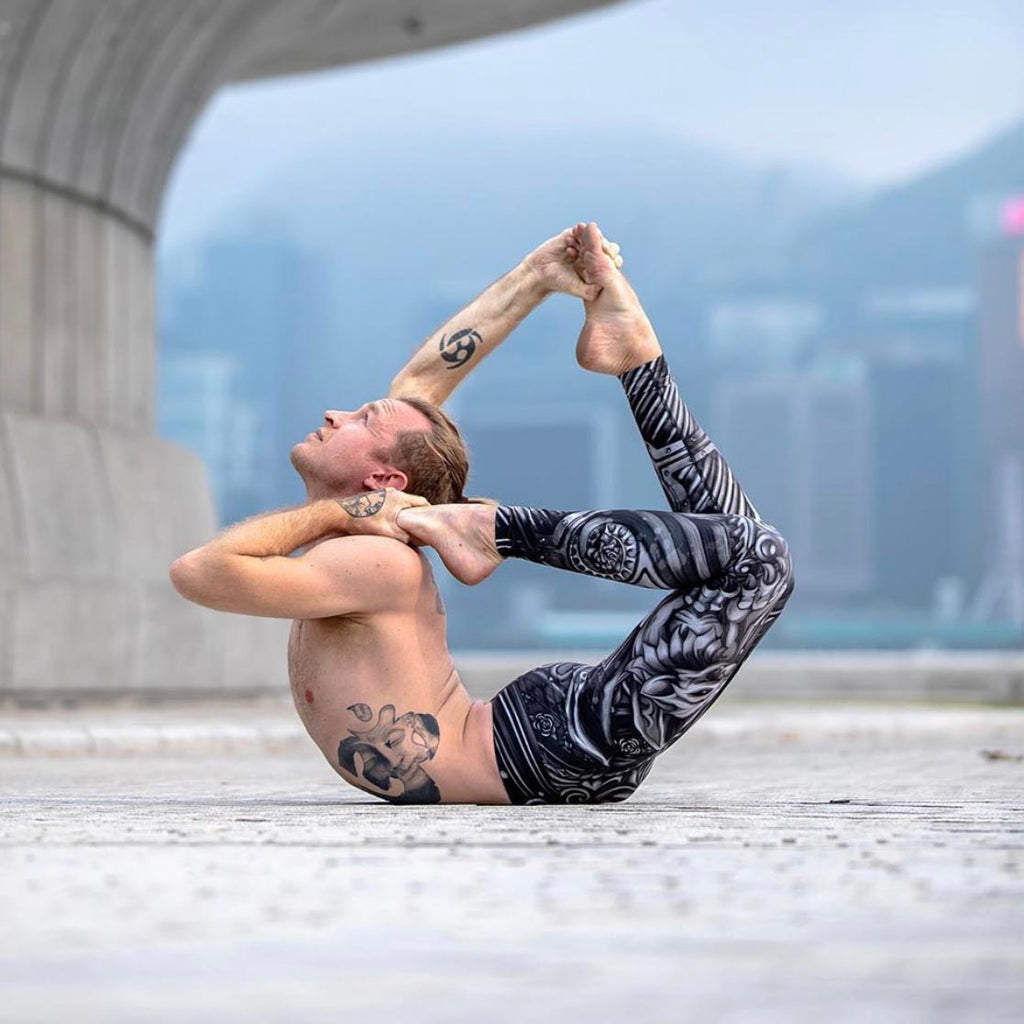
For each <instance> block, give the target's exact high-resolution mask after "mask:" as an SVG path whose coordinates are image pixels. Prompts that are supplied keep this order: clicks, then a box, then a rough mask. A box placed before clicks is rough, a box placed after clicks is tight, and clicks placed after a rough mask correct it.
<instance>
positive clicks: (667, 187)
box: [231, 125, 858, 288]
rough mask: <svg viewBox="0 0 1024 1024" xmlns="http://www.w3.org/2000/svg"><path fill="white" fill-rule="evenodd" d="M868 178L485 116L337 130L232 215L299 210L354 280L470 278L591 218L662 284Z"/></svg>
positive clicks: (275, 217)
mask: <svg viewBox="0 0 1024 1024" xmlns="http://www.w3.org/2000/svg"><path fill="white" fill-rule="evenodd" d="M857 194H858V192H857V189H856V187H855V186H854V185H853V184H852V183H851V182H849V181H848V180H846V179H844V178H842V177H841V176H839V175H838V174H834V173H832V172H830V171H828V170H827V169H822V168H810V167H806V168H805V167H796V168H788V167H769V168H764V167H759V166H753V165H750V164H746V163H744V162H742V161H741V160H738V159H734V158H730V157H727V156H723V155H720V154H718V153H715V152H712V151H709V150H706V149H702V148H700V147H697V146H693V145H687V144H685V143H682V142H679V141H678V140H675V139H672V138H670V137H666V136H662V135H657V134H649V133H640V132H637V133H632V134H630V133H624V132H622V131H621V130H618V129H616V130H609V131H607V132H603V131H600V130H598V129H594V128H590V129H583V128H581V129H579V130H575V131H571V132H558V133H554V132H552V131H550V130H538V131H533V132H531V133H530V134H529V135H525V136H524V135H503V134H495V133H493V132H490V131H489V130H488V128H487V126H486V125H483V126H481V129H480V131H478V132H474V133H473V135H472V136H471V137H467V136H466V135H465V134H463V133H453V132H448V133H446V132H445V130H443V129H442V130H441V131H437V130H427V129H426V128H424V129H423V131H422V132H419V133H417V134H409V133H402V134H391V135H383V136H378V135H374V137H373V138H372V139H369V138H361V137H352V136H349V137H344V138H340V139H338V140H337V141H333V142H331V143H330V144H329V145H327V146H325V147H324V148H322V149H320V150H318V151H316V152H315V153H311V154H308V155H304V156H303V157H302V158H301V160H297V161H296V162H295V164H294V165H293V166H292V167H291V168H290V169H289V170H288V171H287V172H286V173H284V174H282V175H280V176H279V177H277V178H276V179H275V180H274V181H273V183H272V184H271V185H269V186H268V187H267V188H265V189H263V190H261V191H260V192H259V193H258V194H255V195H252V196H250V197H248V199H247V201H246V202H245V204H244V206H240V209H239V210H238V211H236V212H235V213H234V214H233V215H232V217H231V220H232V221H234V222H236V223H244V224H245V225H246V229H247V231H256V232H259V231H261V230H266V231H274V230H279V229H280V228H278V227H276V226H275V225H281V226H283V225H285V224H287V233H288V234H289V235H292V236H298V237H299V238H300V239H304V240H307V241H310V242H315V243H316V244H317V246H318V247H320V248H323V249H324V250H325V251H326V252H327V253H329V254H332V258H334V259H337V260H338V261H339V262H338V264H337V266H338V267H339V269H341V268H342V267H343V268H344V270H345V276H346V279H347V280H348V281H350V282H355V281H359V280H360V279H366V278H372V279H373V280H374V281H378V282H379V281H380V279H381V275H382V274H385V275H386V274H388V273H389V272H400V273H401V275H402V276H403V277H405V276H407V275H408V274H409V273H410V272H417V271H419V272H423V271H425V270H427V268H429V273H430V274H431V276H432V277H433V279H434V281H435V282H436V281H438V280H441V281H450V282H451V283H452V284H453V286H455V287H462V286H463V285H464V283H466V282H479V283H483V282H481V273H482V274H483V276H484V277H486V276H488V275H491V276H494V275H496V274H497V273H500V272H501V270H503V269H504V268H505V266H506V264H507V263H508V261H509V258H510V256H511V255H512V254H520V253H525V252H526V251H528V249H529V248H531V247H532V246H533V245H535V244H537V243H538V242H540V241H541V240H543V239H544V238H546V237H548V236H549V235H551V234H553V233H554V232H555V231H556V230H558V229H560V228H562V227H564V226H566V225H568V224H570V223H573V222H574V221H576V220H589V219H593V220H597V221H598V222H599V223H601V224H602V226H603V227H604V228H605V230H606V231H607V233H608V234H609V236H610V237H612V238H615V239H617V240H618V241H620V242H621V243H622V245H623V248H624V250H625V251H626V256H627V259H628V260H629V261H630V265H631V267H633V268H634V270H636V271H637V272H638V273H640V274H641V275H642V277H643V280H644V282H645V285H646V286H647V287H648V288H657V287H658V285H659V284H660V283H662V282H663V283H665V284H668V283H670V282H673V283H677V282H678V281H679V278H680V276H681V275H684V276H688V277H697V278H699V277H702V276H704V275H705V274H707V273H708V272H709V270H710V269H714V268H718V267H722V266H725V267H728V268H730V269H732V270H735V269H737V262H739V263H742V262H743V261H745V260H749V261H750V262H751V263H752V264H755V263H758V262H760V261H761V260H763V259H764V258H765V255H766V254H776V253H778V252H779V251H780V248H781V247H784V246H785V245H786V243H788V241H789V240H790V239H791V237H792V236H793V234H794V232H795V231H797V230H798V229H799V227H801V226H802V225H803V224H805V223H806V222H807V220H808V219H809V218H810V217H812V216H813V215H815V214H817V213H820V212H821V211H822V210H823V209H828V208H833V207H835V206H837V205H839V204H841V203H844V202H847V201H849V200H850V199H851V197H853V196H855V195H857ZM354 239H357V240H358V249H359V251H358V253H355V252H353V251H352V248H353V240H354ZM425 257H429V263H427V264H421V263H419V262H416V263H413V262H411V261H414V260H415V261H418V260H420V259H423V258H425ZM482 268H485V269H482Z"/></svg>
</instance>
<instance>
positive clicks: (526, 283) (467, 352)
mask: <svg viewBox="0 0 1024 1024" xmlns="http://www.w3.org/2000/svg"><path fill="white" fill-rule="evenodd" d="M550 294H551V291H550V290H549V289H548V288H547V287H545V285H544V284H543V282H542V281H541V280H540V278H539V276H538V275H537V274H536V273H535V272H533V271H532V270H531V269H530V268H529V267H528V266H526V265H525V263H520V264H519V265H518V266H517V267H514V268H513V269H512V270H510V271H509V272H508V273H507V274H504V275H502V276H501V277H500V278H499V279H498V280H497V281H495V282H494V284H492V285H490V287H488V288H487V289H485V290H484V291H483V292H481V293H480V295H478V296H477V297H476V298H475V299H474V300H473V301H472V302H471V303H470V304H469V305H468V306H466V308H465V309H463V310H461V311H460V312H458V313H456V314H455V316H453V317H452V318H451V319H450V320H447V321H445V323H444V324H443V325H442V326H441V327H440V328H438V329H437V330H436V331H434V333H433V334H431V335H430V337H428V338H427V340H426V341H425V342H424V343H423V344H422V345H421V346H420V348H419V349H418V350H417V351H416V353H415V354H414V355H413V357H412V359H410V360H409V362H408V364H407V365H406V366H405V368H404V369H403V370H402V371H401V372H400V373H399V374H398V376H397V377H395V379H394V380H393V381H392V382H391V390H390V391H389V392H388V396H389V397H390V398H395V397H397V396H399V395H414V396H416V397H418V398H425V399H426V400H427V401H428V402H432V403H433V404H434V405H443V404H444V402H445V401H447V399H448V397H449V396H450V395H451V393H452V392H453V391H454V390H455V389H456V388H457V387H458V386H459V384H460V383H462V380H463V379H464V378H465V376H466V375H467V374H468V373H469V372H470V371H471V370H472V369H473V368H474V367H475V366H476V365H477V364H478V363H479V362H480V361H481V360H482V359H483V358H484V357H485V356H487V355H489V354H490V353H491V352H493V351H494V349H496V348H497V347H498V346H499V345H500V344H501V343H502V342H503V341H504V340H505V339H506V338H507V337H508V336H509V335H510V334H511V333H512V331H513V330H514V329H515V328H516V327H517V326H518V325H519V324H521V323H522V322H523V320H525V319H526V317H527V316H529V315H530V313H532V312H533V310H535V309H536V308H537V307H538V306H539V305H540V304H541V303H542V302H543V301H544V300H545V299H546V298H547V297H548V296H549V295H550Z"/></svg>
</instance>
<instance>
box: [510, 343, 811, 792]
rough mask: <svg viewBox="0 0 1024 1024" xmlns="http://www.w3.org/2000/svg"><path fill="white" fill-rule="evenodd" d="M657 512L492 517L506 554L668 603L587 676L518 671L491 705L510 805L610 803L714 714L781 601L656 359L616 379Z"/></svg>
mask: <svg viewBox="0 0 1024 1024" xmlns="http://www.w3.org/2000/svg"><path fill="white" fill-rule="evenodd" d="M619 380H620V381H621V383H622V386H623V388H624V389H625V392H626V397H627V399H628V400H629V405H630V408H631V409H632V411H633V415H634V417H635V419H636V422H637V426H638V427H639V428H640V432H641V434H642V436H643V439H644V443H645V445H646V446H647V451H648V453H649V454H650V456H651V459H652V461H653V462H654V466H655V469H656V470H657V472H658V476H659V478H660V480H661V484H662V487H663V489H664V491H665V494H666V496H667V497H668V502H669V505H670V506H671V508H672V511H671V512H661V511H649V510H645V511H636V510H632V509H610V510H603V511H583V512H554V511H550V510H548V509H540V508H524V507H521V506H515V505H502V506H499V507H498V509H497V517H496V521H495V541H496V544H497V548H498V551H499V552H500V553H501V554H502V555H503V556H504V557H506V558H508V557H512V558H526V559H529V560H530V561H532V562H538V563H540V564H541V565H550V566H554V567H556V568H559V569H568V570H569V571H570V572H580V573H585V574H586V575H588V576H599V577H603V578H605V579H610V580H618V581H620V582H623V583H632V584H634V585H636V586H640V587H652V588H656V589H659V590H667V591H669V592H670V593H669V594H668V596H667V597H665V598H664V599H663V600H662V601H661V603H660V604H659V605H658V606H657V607H656V608H655V609H654V610H653V611H652V612H651V613H650V614H649V615H648V616H647V617H646V618H645V619H643V621H641V622H640V623H639V625H638V626H637V627H636V628H635V629H634V630H633V632H632V633H630V635H629V637H628V638H627V639H626V640H625V641H624V642H623V643H622V644H621V645H620V646H619V647H618V648H617V649H616V650H615V651H613V652H612V653H611V654H610V655H609V656H608V657H607V658H605V659H604V660H603V661H601V662H599V663H598V664H596V665H584V664H581V663H579V662H566V661H563V662H555V663H553V664H549V665H542V666H540V667H539V668H535V669H531V670H530V671H529V672H526V673H525V674H523V675H521V676H519V677H518V678H516V679H514V680H513V681H512V682H511V683H509V684H508V685H507V686H506V687H505V688H504V689H503V690H501V692H500V693H498V694H497V695H496V696H495V698H494V701H493V706H494V745H495V753H496V755H497V760H498V769H499V771H500V773H501V777H502V780H503V782H504V784H505V788H506V789H507V790H508V794H509V797H510V799H511V801H512V802H513V803H515V804H527V803H585V802H599V801H608V800H625V799H626V798H627V797H629V796H630V795H631V794H632V793H633V792H634V790H635V789H636V788H637V786H638V785H639V784H640V783H641V782H642V781H643V780H644V778H645V777H646V776H647V774H648V772H650V770H651V766H652V764H653V761H654V758H655V757H656V756H657V755H658V754H660V753H661V752H662V751H663V750H665V749H666V748H667V747H669V746H670V745H671V744H672V743H674V742H675V741H676V740H677V739H679V737H680V736H682V734H683V733H684V732H686V730H687V729H689V728H690V726H692V725H693V724H694V722H696V721H697V719H698V718H700V716H701V715H702V714H704V712H705V711H707V709H708V708H709V707H710V706H711V705H712V704H713V703H714V702H715V700H716V699H717V698H718V696H719V695H720V694H721V693H722V691H723V690H724V689H725V686H726V684H727V683H728V682H729V680H730V679H732V677H733V676H734V675H735V674H736V671H737V669H738V668H739V667H740V665H742V664H743V662H744V660H745V659H746V657H747V656H748V655H749V654H750V652H751V651H752V650H753V649H754V646H755V645H756V644H757V642H758V641H759V640H760V639H761V637H763V636H764V634H765V633H766V632H767V630H768V627H769V626H771V624H772V623H773V622H774V621H775V620H776V619H777V618H778V616H779V614H780V613H781V612H782V608H783V606H784V605H785V603H786V601H787V599H788V598H789V595H790V593H791V592H792V590H793V572H792V567H791V564H790V556H789V549H788V547H787V545H786V542H785V540H783V538H782V537H781V536H780V535H779V533H778V531H776V530H775V529H774V528H773V527H772V526H770V525H769V524H768V523H765V522H764V521H762V519H761V518H760V516H759V515H758V514H757V511H756V510H755V508H754V506H753V505H752V504H751V503H750V501H749V500H748V499H747V497H746V495H745V494H744V493H743V491H742V490H740V487H739V484H738V483H737V482H736V480H735V478H734V477H733V475H732V473H731V472H730V470H729V467H728V466H727V465H726V462H725V460H724V459H723V458H722V456H721V454H720V453H719V452H718V449H717V448H715V446H714V445H713V444H712V443H711V441H710V440H709V439H708V437H707V435H706V434H705V433H704V431H703V430H702V429H701V428H700V426H699V425H698V423H697V422H696V421H695V420H694V418H693V416H692V415H691V414H690V411H689V410H688V409H687V408H686V405H685V404H684V403H683V401H682V398H681V397H680V395H679V391H678V389H677V388H676V384H675V381H674V380H673V378H672V375H671V373H670V371H669V369H668V365H667V363H666V362H665V357H664V356H663V355H662V356H658V358H657V359H653V360H651V361H650V362H647V363H644V364H643V365H641V366H638V367H635V368H634V369H632V370H629V371H627V372H626V373H624V374H622V375H621V376H620V378H619Z"/></svg>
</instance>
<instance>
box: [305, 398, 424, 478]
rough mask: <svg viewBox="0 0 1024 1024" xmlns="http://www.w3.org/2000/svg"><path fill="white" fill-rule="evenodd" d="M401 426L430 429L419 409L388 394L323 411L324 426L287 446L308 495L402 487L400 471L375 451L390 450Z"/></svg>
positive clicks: (403, 428)
mask: <svg viewBox="0 0 1024 1024" xmlns="http://www.w3.org/2000/svg"><path fill="white" fill-rule="evenodd" d="M404 430H430V420H428V419H427V417H426V416H424V415H423V413H421V412H420V411H419V410H418V409H414V408H413V407H412V406H411V405H409V404H407V403H406V402H400V401H396V400H395V399H393V398H380V399H377V401H375V402H367V403H366V404H365V405H363V406H360V407H359V408H358V409H356V410H355V411H354V412H341V411H339V410H337V409H328V410H327V411H326V412H325V413H324V422H323V425H322V426H321V427H320V428H319V429H318V430H316V431H314V432H313V433H312V434H310V435H309V436H308V437H306V439H305V440H304V441H300V442H299V443H298V444H297V445H295V446H294V447H293V448H292V450H291V460H292V465H293V466H294V467H295V470H296V472H297V473H298V474H299V476H301V477H302V480H303V482H304V483H305V484H306V490H307V491H308V493H309V497H310V498H317V497H329V496H332V495H346V494H358V493H359V492H360V491H367V490H373V489H374V488H377V487H397V488H399V489H400V490H401V489H404V487H405V484H406V483H407V482H408V481H407V480H406V479H405V475H404V474H403V473H400V472H399V471H398V470H396V469H394V467H392V466H390V465H388V463H387V462H384V461H382V460H381V459H380V458H378V457H376V456H375V455H374V452H381V451H385V452H386V451H390V450H391V447H392V445H393V444H394V443H395V440H396V438H397V437H398V434H399V433H400V432H401V431H404Z"/></svg>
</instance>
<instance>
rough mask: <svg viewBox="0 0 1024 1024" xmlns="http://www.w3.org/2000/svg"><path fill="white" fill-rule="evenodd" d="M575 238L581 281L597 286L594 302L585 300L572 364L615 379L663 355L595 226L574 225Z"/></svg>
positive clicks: (628, 286)
mask: <svg viewBox="0 0 1024 1024" xmlns="http://www.w3.org/2000/svg"><path fill="white" fill-rule="evenodd" d="M574 237H575V240H576V246H575V248H576V251H577V254H578V260H577V264H576V265H577V268H578V269H579V270H580V272H581V274H582V276H583V279H584V281H586V283H587V284H599V285H601V294H600V295H599V296H598V297H597V298H596V299H594V300H593V301H592V302H587V301H586V300H584V302H583V305H584V306H585V307H586V310H587V319H586V321H585V322H584V324H583V330H582V331H580V336H579V340H578V341H577V342H576V361H577V362H578V363H579V364H580V366H582V367H583V369H584V370H592V371H593V372H594V373H609V374H615V375H618V374H620V373H625V372H626V371H627V370H632V369H633V367H635V366H639V365H640V364H641V363H646V362H649V361H650V360H652V359H655V358H656V357H657V356H659V355H661V345H660V344H658V337H657V335H656V334H655V333H654V328H653V327H652V326H651V322H650V320H648V319H647V314H646V313H645V312H644V310H643V307H642V306H641V305H640V300H639V299H638V298H637V297H636V292H634V291H633V289H632V287H631V286H630V284H629V282H628V281H627V280H626V275H625V274H623V273H622V271H621V270H618V269H616V267H615V263H614V262H613V260H612V259H611V258H610V257H609V256H608V254H607V253H606V252H605V250H604V249H603V247H602V239H601V232H600V231H599V230H598V227H597V224H595V223H594V222H593V221H591V222H590V223H589V224H577V225H576V228H575V230H574Z"/></svg>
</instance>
